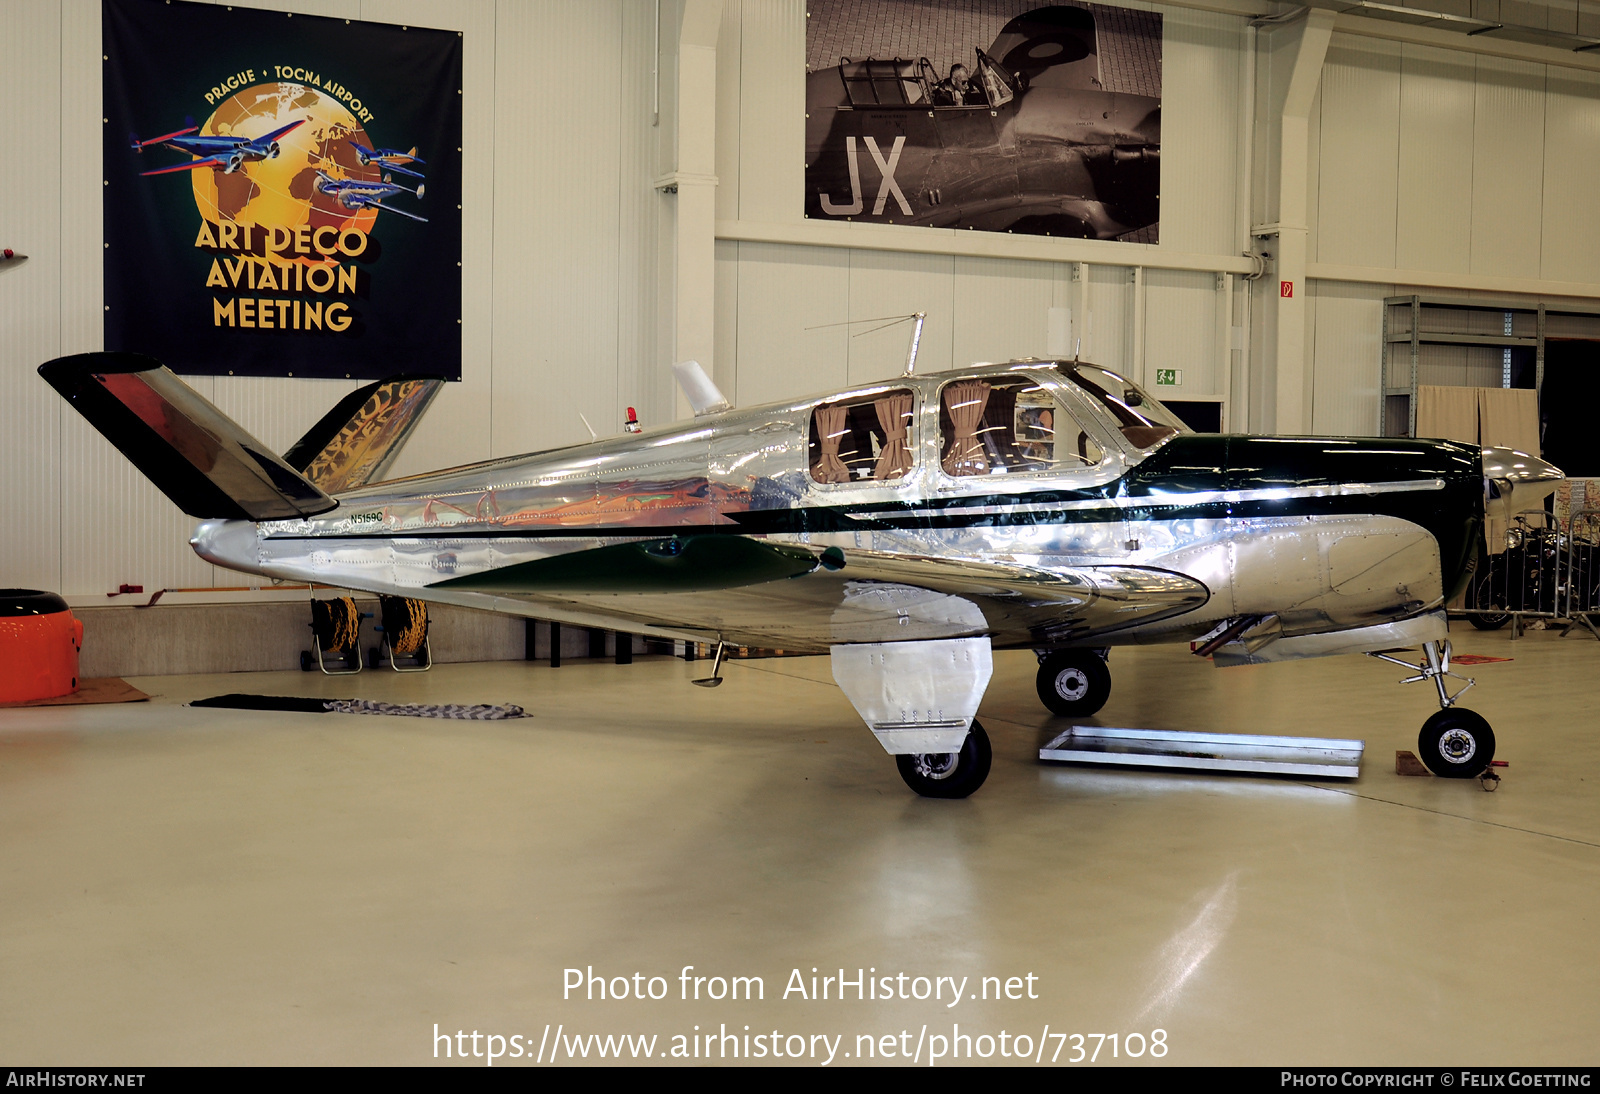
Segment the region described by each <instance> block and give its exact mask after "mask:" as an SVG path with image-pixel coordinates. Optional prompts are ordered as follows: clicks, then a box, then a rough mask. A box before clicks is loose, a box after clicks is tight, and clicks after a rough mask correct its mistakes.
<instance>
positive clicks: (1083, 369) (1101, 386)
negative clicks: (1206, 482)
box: [1057, 363, 1193, 449]
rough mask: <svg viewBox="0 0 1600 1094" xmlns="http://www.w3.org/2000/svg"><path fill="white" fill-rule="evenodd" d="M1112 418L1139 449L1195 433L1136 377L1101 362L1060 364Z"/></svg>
mask: <svg viewBox="0 0 1600 1094" xmlns="http://www.w3.org/2000/svg"><path fill="white" fill-rule="evenodd" d="M1057 367H1058V369H1059V370H1060V372H1061V375H1062V376H1064V377H1065V378H1066V379H1067V381H1068V382H1069V383H1072V384H1075V385H1076V386H1077V387H1078V388H1080V389H1081V390H1082V391H1083V392H1084V393H1085V394H1086V395H1088V396H1089V397H1090V401H1091V402H1093V403H1094V405H1095V406H1096V407H1098V408H1099V409H1100V411H1101V412H1102V413H1103V414H1105V415H1106V417H1108V418H1109V419H1110V420H1111V424H1113V425H1114V426H1115V428H1116V429H1118V430H1119V431H1120V432H1121V433H1122V435H1123V436H1124V437H1125V438H1127V440H1128V443H1129V444H1131V445H1133V447H1135V448H1138V449H1151V448H1154V447H1155V446H1156V445H1158V444H1160V443H1161V442H1163V441H1165V440H1168V439H1170V438H1172V437H1176V436H1177V435H1178V434H1179V433H1190V432H1193V431H1192V430H1191V429H1190V428H1189V427H1188V426H1186V425H1184V424H1183V421H1182V419H1180V418H1179V417H1178V416H1177V415H1176V414H1174V413H1173V412H1172V411H1170V410H1168V409H1167V408H1166V407H1164V406H1162V405H1161V402H1160V400H1158V399H1156V398H1154V397H1153V396H1151V395H1149V394H1148V393H1147V392H1146V391H1145V390H1144V389H1143V388H1141V387H1140V386H1139V385H1138V384H1136V383H1134V382H1133V381H1132V380H1128V379H1125V378H1124V377H1121V376H1118V375H1117V374H1116V373H1115V372H1111V371H1109V370H1107V369H1103V368H1100V367H1099V366H1097V365H1085V364H1079V363H1072V364H1068V363H1063V364H1061V365H1059V366H1057Z"/></svg>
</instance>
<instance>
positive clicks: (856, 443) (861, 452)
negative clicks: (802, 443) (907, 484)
mask: <svg viewBox="0 0 1600 1094" xmlns="http://www.w3.org/2000/svg"><path fill="white" fill-rule="evenodd" d="M915 402H916V400H915V398H914V397H913V396H912V393H911V392H910V391H909V390H904V389H901V390H896V391H885V392H882V393H881V394H878V395H868V396H861V397H857V398H851V399H840V400H838V401H836V402H831V403H823V404H822V405H821V406H819V407H817V408H816V409H815V410H813V411H812V412H811V443H810V446H809V449H808V451H807V456H806V465H807V466H808V467H809V468H810V470H811V478H812V480H813V481H814V482H822V483H843V482H860V481H863V480H866V481H875V482H890V481H892V480H894V479H899V478H904V477H905V476H906V474H908V473H909V472H910V471H911V469H912V467H914V466H915V465H916V461H915V459H914V458H913V453H914V452H915V447H914V446H913V443H912V438H911V428H912V421H911V409H912V406H913V405H914V404H915Z"/></svg>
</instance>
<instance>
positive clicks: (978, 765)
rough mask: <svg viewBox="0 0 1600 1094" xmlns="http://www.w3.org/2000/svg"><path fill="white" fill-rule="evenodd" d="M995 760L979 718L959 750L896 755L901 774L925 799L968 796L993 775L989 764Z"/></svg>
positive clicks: (974, 721) (974, 720)
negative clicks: (990, 774)
mask: <svg viewBox="0 0 1600 1094" xmlns="http://www.w3.org/2000/svg"><path fill="white" fill-rule="evenodd" d="M993 760H994V752H993V751H992V750H991V749H990V747H989V735H988V734H987V733H985V732H984V731H983V726H981V725H979V724H978V720H977V719H976V718H974V719H973V720H972V728H971V729H970V730H968V731H967V739H966V742H965V743H964V744H962V746H961V751H959V752H946V753H937V752H929V753H920V754H913V755H900V756H896V757H895V758H894V762H895V766H896V767H898V768H899V769H900V777H901V778H902V779H904V780H905V783H906V785H907V786H909V787H910V788H911V789H913V790H915V791H916V792H917V793H918V794H921V795H922V796H923V797H924V798H965V797H966V796H967V795H969V794H971V793H972V792H973V791H974V790H976V789H978V787H980V786H982V785H983V780H984V779H987V778H988V777H989V765H990V763H991V762H992V761H993Z"/></svg>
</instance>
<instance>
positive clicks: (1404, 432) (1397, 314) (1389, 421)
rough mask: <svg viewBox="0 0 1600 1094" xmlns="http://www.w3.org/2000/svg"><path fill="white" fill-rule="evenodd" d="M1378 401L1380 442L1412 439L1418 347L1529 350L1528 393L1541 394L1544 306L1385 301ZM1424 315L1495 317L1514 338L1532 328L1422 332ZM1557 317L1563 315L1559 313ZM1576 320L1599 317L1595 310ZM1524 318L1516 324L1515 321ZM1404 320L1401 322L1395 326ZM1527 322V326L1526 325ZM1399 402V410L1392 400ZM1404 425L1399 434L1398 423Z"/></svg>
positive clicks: (1419, 298)
mask: <svg viewBox="0 0 1600 1094" xmlns="http://www.w3.org/2000/svg"><path fill="white" fill-rule="evenodd" d="M1383 305H1384V307H1383V363H1382V368H1383V374H1382V380H1383V398H1381V399H1380V400H1379V401H1378V435H1379V436H1380V437H1415V436H1416V435H1417V373H1418V368H1419V365H1420V358H1421V350H1422V347H1423V346H1426V345H1433V346H1445V345H1456V346H1485V347H1489V348H1493V349H1507V348H1512V347H1529V346H1531V347H1533V351H1534V387H1535V388H1536V389H1537V390H1540V391H1542V390H1543V389H1544V330H1545V315H1546V309H1545V305H1544V304H1542V303H1541V304H1538V305H1535V306H1533V307H1529V306H1528V305H1527V304H1525V303H1518V304H1511V303H1496V302H1494V301H1483V300H1462V299H1458V298H1454V297H1436V296H1388V297H1385V298H1384V301H1383ZM1429 309H1437V310H1440V311H1444V310H1449V311H1466V312H1498V313H1501V314H1503V315H1505V316H1506V317H1507V320H1508V321H1507V322H1506V324H1505V326H1508V327H1510V328H1511V330H1512V332H1515V331H1516V330H1517V329H1518V328H1519V327H1520V328H1522V329H1523V330H1526V329H1527V328H1528V326H1530V325H1531V326H1533V328H1534V333H1533V334H1526V333H1524V334H1517V333H1506V332H1504V331H1502V332H1499V333H1495V332H1488V331H1466V330H1426V329H1424V326H1425V324H1424V323H1423V317H1424V315H1425V314H1426V313H1427V311H1428V310H1429ZM1560 314H1566V309H1561V311H1560ZM1577 314H1586V315H1591V314H1592V315H1600V310H1596V311H1592V312H1591V311H1578V312H1577ZM1518 316H1522V317H1525V318H1524V320H1523V322H1521V323H1518V322H1517V317H1518ZM1402 317H1403V318H1404V319H1406V320H1407V321H1402V322H1397V319H1400V318H1402ZM1528 318H1531V319H1532V320H1533V322H1532V324H1529V323H1528V322H1527V319H1528ZM1401 399H1403V400H1405V402H1404V406H1403V415H1402V408H1401V406H1400V405H1399V404H1398V403H1397V400H1401ZM1402 421H1403V423H1404V426H1403V428H1402V427H1401V423H1402Z"/></svg>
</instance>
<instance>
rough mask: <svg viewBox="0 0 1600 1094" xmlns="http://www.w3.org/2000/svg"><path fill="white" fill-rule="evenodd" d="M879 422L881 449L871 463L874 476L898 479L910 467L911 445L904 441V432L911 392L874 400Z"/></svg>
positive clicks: (908, 423) (906, 427)
mask: <svg viewBox="0 0 1600 1094" xmlns="http://www.w3.org/2000/svg"><path fill="white" fill-rule="evenodd" d="M872 407H873V409H874V410H876V411H877V412H878V424H879V425H880V426H882V427H883V451H881V452H879V453H878V462H877V463H875V464H874V465H873V466H872V477H873V478H875V479H898V478H899V477H900V476H902V475H904V474H905V473H906V472H908V471H910V470H911V445H910V444H908V443H907V441H906V431H907V429H908V428H909V427H910V425H911V393H910V392H909V391H907V392H900V393H897V394H894V395H885V396H884V397H883V398H881V399H874V400H873V403H872Z"/></svg>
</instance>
